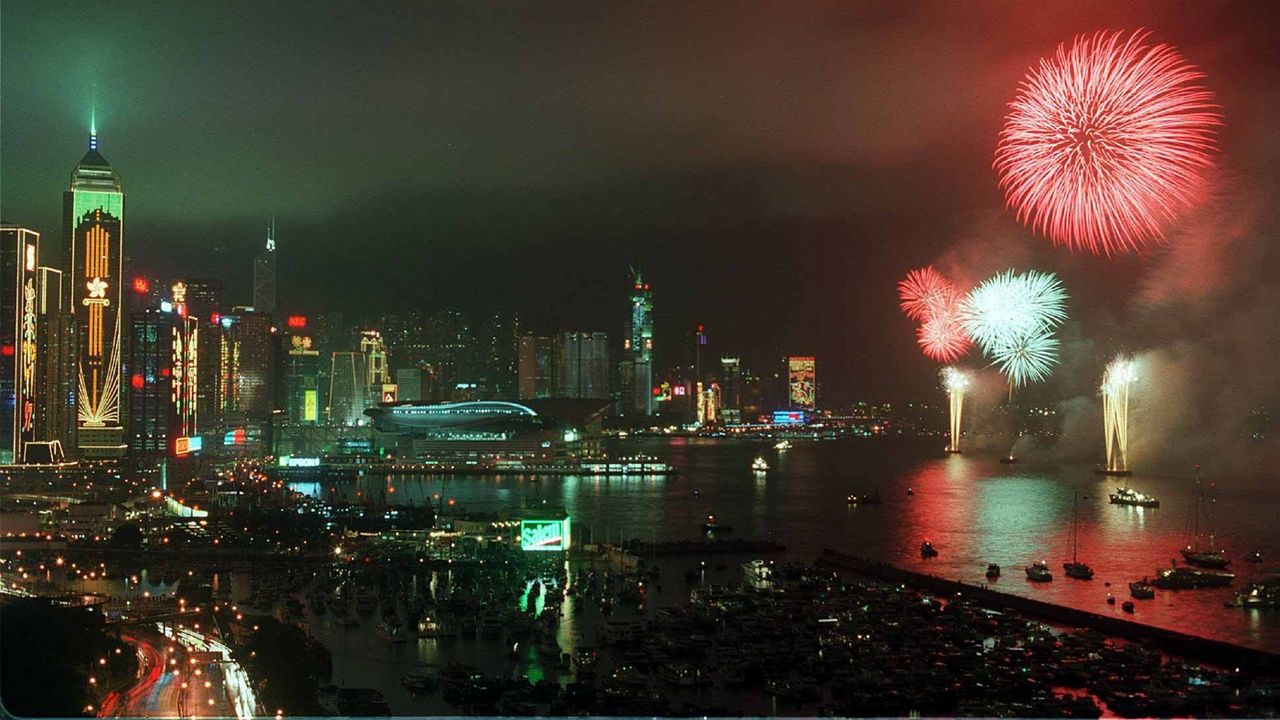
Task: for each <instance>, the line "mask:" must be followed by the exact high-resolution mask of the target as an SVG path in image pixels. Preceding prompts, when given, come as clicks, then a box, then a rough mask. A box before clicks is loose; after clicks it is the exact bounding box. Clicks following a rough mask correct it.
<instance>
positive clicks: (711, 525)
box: [702, 515, 733, 532]
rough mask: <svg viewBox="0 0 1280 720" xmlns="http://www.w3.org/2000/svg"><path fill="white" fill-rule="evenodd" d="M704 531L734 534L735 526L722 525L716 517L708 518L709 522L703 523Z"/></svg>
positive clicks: (710, 516) (709, 516)
mask: <svg viewBox="0 0 1280 720" xmlns="http://www.w3.org/2000/svg"><path fill="white" fill-rule="evenodd" d="M702 529H703V531H704V532H733V526H731V525H721V524H720V523H719V522H718V521H717V520H716V516H715V515H708V516H707V521H706V522H704V523H702Z"/></svg>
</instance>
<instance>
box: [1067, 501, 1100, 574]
mask: <svg viewBox="0 0 1280 720" xmlns="http://www.w3.org/2000/svg"><path fill="white" fill-rule="evenodd" d="M1079 498H1080V496H1079V495H1072V505H1071V562H1064V563H1062V571H1063V572H1064V573H1066V575H1067V577H1069V578H1075V579H1077V580H1092V579H1093V568H1091V567H1089V566H1088V565H1086V564H1085V563H1082V562H1080V560H1079V559H1078V558H1077V557H1076V550H1077V549H1078V548H1079V546H1080V516H1079V511H1078V507H1079Z"/></svg>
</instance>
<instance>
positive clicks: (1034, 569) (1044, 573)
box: [1027, 560, 1053, 582]
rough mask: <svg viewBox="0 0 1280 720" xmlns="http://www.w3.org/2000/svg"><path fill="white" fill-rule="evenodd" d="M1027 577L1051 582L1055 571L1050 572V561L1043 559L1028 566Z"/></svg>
mask: <svg viewBox="0 0 1280 720" xmlns="http://www.w3.org/2000/svg"><path fill="white" fill-rule="evenodd" d="M1027 579H1028V580H1030V581H1031V582H1049V581H1050V580H1053V573H1051V572H1049V563H1046V562H1045V561H1043V560H1041V561H1039V562H1035V563H1032V564H1030V565H1028V566H1027Z"/></svg>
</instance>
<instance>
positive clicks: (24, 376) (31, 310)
mask: <svg viewBox="0 0 1280 720" xmlns="http://www.w3.org/2000/svg"><path fill="white" fill-rule="evenodd" d="M39 253H40V234H39V233H37V232H35V231H34V230H28V229H26V228H21V227H14V226H4V227H0V427H3V428H4V438H3V440H0V463H6V464H7V463H13V462H20V461H21V460H22V456H23V448H24V446H25V445H26V443H28V442H31V441H32V440H35V439H36V436H35V414H36V402H37V397H36V394H35V393H36V389H37V385H36V377H35V371H36V361H37V340H36V330H37V327H36V317H37V315H36V309H37V308H36V266H37V263H38V262H39Z"/></svg>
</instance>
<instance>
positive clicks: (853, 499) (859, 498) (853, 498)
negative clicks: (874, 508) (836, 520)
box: [848, 490, 884, 505]
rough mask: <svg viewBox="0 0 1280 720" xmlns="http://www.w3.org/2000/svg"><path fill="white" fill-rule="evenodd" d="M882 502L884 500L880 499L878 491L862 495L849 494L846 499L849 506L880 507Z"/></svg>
mask: <svg viewBox="0 0 1280 720" xmlns="http://www.w3.org/2000/svg"><path fill="white" fill-rule="evenodd" d="M883 502H884V500H883V499H881V497H880V491H879V490H876V491H875V492H873V493H869V494H863V495H857V494H854V493H850V494H849V497H848V503H849V504H850V505H880V504H882V503H883Z"/></svg>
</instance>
